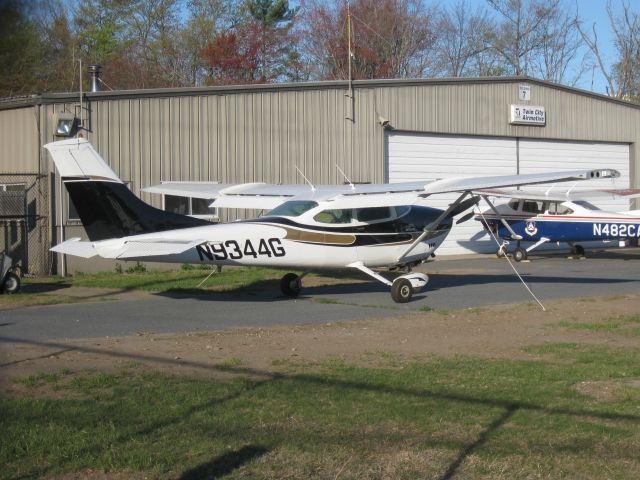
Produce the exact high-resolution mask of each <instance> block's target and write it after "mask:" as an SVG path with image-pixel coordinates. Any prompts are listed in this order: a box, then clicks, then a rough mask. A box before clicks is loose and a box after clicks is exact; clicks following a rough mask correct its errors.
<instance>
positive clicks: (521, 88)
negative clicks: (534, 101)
mask: <svg viewBox="0 0 640 480" xmlns="http://www.w3.org/2000/svg"><path fill="white" fill-rule="evenodd" d="M518 95H519V98H520V100H524V101H526V102H528V101H529V100H531V86H530V85H518Z"/></svg>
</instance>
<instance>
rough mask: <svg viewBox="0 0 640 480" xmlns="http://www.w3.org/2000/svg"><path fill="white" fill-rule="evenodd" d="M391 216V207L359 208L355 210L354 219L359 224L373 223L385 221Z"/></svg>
mask: <svg viewBox="0 0 640 480" xmlns="http://www.w3.org/2000/svg"><path fill="white" fill-rule="evenodd" d="M392 216H393V212H392V211H391V207H371V208H359V209H357V210H356V218H357V219H358V221H359V222H375V221H376V220H386V219H387V218H391V217H392Z"/></svg>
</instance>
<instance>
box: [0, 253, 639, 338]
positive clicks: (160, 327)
mask: <svg viewBox="0 0 640 480" xmlns="http://www.w3.org/2000/svg"><path fill="white" fill-rule="evenodd" d="M515 266H516V269H517V270H518V271H519V273H520V275H521V276H522V278H523V279H524V280H525V281H526V282H527V284H528V285H529V286H530V288H531V289H532V291H533V292H534V293H535V295H536V296H537V297H538V298H539V299H540V300H541V301H542V302H543V303H544V302H545V300H550V299H557V298H577V297H594V296H600V297H607V296H611V295H620V294H626V293H637V292H638V291H640V268H639V266H640V250H638V249H634V250H619V251H612V252H602V253H591V254H590V257H589V258H587V259H582V260H575V259H568V258H567V257H566V256H563V255H554V256H550V257H549V256H547V257H543V256H538V257H533V258H532V261H531V262H529V263H519V264H515ZM420 271H423V272H425V273H427V274H428V275H429V276H430V281H429V284H428V285H427V288H426V289H425V290H424V291H423V292H421V293H417V294H415V295H414V298H413V300H412V301H411V302H410V303H408V304H402V305H400V304H396V303H394V302H393V300H392V299H391V297H390V295H389V291H388V288H387V287H386V286H384V285H382V284H380V283H378V282H373V281H372V282H365V283H352V284H348V285H335V286H319V287H310V288H303V293H302V295H301V296H300V297H299V298H298V299H288V298H285V297H283V296H282V295H281V294H280V292H279V290H275V289H274V291H260V292H256V293H255V294H251V293H212V294H198V295H186V294H177V293H160V294H150V293H149V294H136V295H133V296H132V295H125V296H118V295H114V296H113V299H112V300H108V301H99V302H93V303H77V304H64V305H51V306H42V307H28V308H16V309H13V310H4V311H0V343H13V342H14V341H46V340H64V339H77V338H96V337H106V336H123V335H131V334H135V333H137V332H152V333H171V332H197V331H214V330H224V329H229V328H236V327H259V326H263V327H266V326H274V325H291V326H295V325H306V324H322V323H328V322H337V321H348V320H355V319H362V318H369V319H371V318H379V317H386V316H389V315H397V314H403V313H407V312H410V311H418V310H424V309H425V308H426V307H429V308H433V309H437V310H451V309H458V308H471V307H481V306H485V305H492V304H512V303H526V302H530V301H533V299H532V298H531V296H530V294H529V293H528V292H527V290H526V289H525V287H524V286H523V285H522V284H521V283H520V281H519V280H518V278H517V277H516V275H515V274H514V272H513V270H512V269H511V267H510V265H509V264H508V263H507V261H506V260H504V259H497V258H495V257H484V258H477V257H476V258H463V259H447V260H436V261H434V262H431V263H428V264H425V265H423V266H422V267H421V268H420ZM59 293H61V294H64V290H61V291H59Z"/></svg>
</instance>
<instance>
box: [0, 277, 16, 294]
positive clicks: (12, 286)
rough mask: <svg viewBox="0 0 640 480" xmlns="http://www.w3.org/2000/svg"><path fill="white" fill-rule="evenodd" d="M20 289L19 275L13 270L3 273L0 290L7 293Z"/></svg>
mask: <svg viewBox="0 0 640 480" xmlns="http://www.w3.org/2000/svg"><path fill="white" fill-rule="evenodd" d="M18 290H20V277H19V276H18V275H16V274H15V273H13V272H9V273H7V274H6V275H5V277H4V281H3V282H2V288H0V291H3V292H4V293H7V294H9V295H10V294H12V293H16V292H17V291H18Z"/></svg>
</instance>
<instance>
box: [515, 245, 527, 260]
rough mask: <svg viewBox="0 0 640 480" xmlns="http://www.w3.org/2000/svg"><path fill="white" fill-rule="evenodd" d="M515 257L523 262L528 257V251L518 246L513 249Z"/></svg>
mask: <svg viewBox="0 0 640 480" xmlns="http://www.w3.org/2000/svg"><path fill="white" fill-rule="evenodd" d="M513 259H514V260H515V261H516V262H522V261H523V260H526V259H527V251H526V250H525V249H524V248H522V247H518V248H516V249H515V250H514V251H513Z"/></svg>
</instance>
